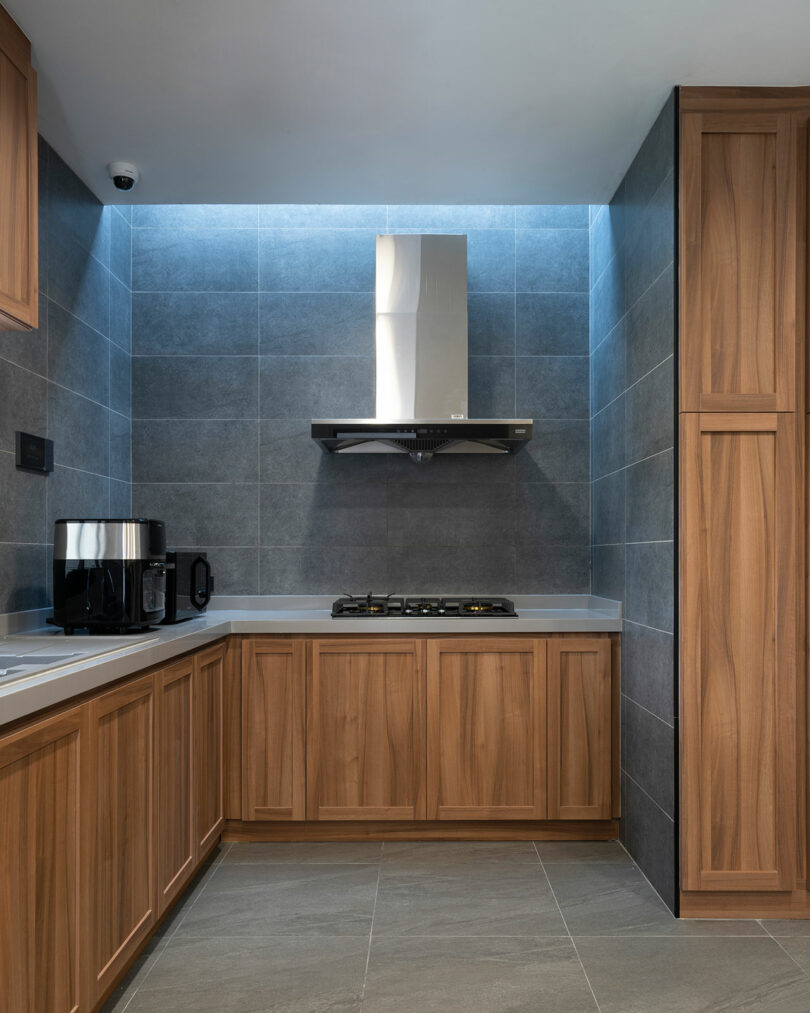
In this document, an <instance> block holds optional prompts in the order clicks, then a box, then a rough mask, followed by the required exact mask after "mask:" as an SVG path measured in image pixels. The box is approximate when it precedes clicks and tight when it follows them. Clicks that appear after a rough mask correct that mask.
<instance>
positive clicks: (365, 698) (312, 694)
mask: <svg viewBox="0 0 810 1013" xmlns="http://www.w3.org/2000/svg"><path fill="white" fill-rule="evenodd" d="M424 656H425V642H424V640H420V639H414V640H410V639H400V638H397V639H394V640H387V639H385V638H384V637H379V638H366V639H364V640H354V639H349V640H346V639H340V640H313V641H311V642H310V644H309V658H308V677H307V728H306V738H307V818H308V819H311V820H419V819H424V818H425V787H426V783H425V662H424Z"/></svg>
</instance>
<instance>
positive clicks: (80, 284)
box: [47, 228, 110, 337]
mask: <svg viewBox="0 0 810 1013" xmlns="http://www.w3.org/2000/svg"><path fill="white" fill-rule="evenodd" d="M47 253H48V296H49V298H50V299H52V300H53V301H54V302H57V303H59V305H60V306H62V307H63V308H64V309H66V310H69V311H70V312H71V313H72V314H73V315H74V316H77V317H78V318H79V319H80V320H83V321H84V322H85V323H86V324H89V325H90V326H91V327H92V328H94V329H95V330H97V331H99V333H101V334H103V335H104V336H105V337H106V336H108V335H109V333H110V272H109V271H108V270H107V268H106V267H104V266H103V265H102V264H101V263H100V262H99V261H98V260H96V259H95V257H93V256H92V255H91V254H90V253H88V252H87V251H86V250H85V249H84V247H82V246H80V245H79V243H77V242H76V241H75V240H74V239H71V238H70V237H69V236H66V235H63V234H61V233H60V232H58V231H56V230H54V229H53V228H51V229H50V231H49V233H48V246H47Z"/></svg>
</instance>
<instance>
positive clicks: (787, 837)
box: [681, 413, 803, 890]
mask: <svg viewBox="0 0 810 1013" xmlns="http://www.w3.org/2000/svg"><path fill="white" fill-rule="evenodd" d="M800 439H801V429H800V428H799V427H798V426H797V423H796V418H795V416H792V415H777V414H766V413H763V414H759V415H684V416H682V419H681V489H682V494H681V615H682V622H681V828H682V829H681V841H682V845H681V847H682V869H683V873H682V882H683V889H685V890H789V889H791V888H792V886H793V883H794V880H795V877H796V840H797V833H798V830H797V812H798V801H797V767H798V762H797V728H796V721H797V712H798V711H799V701H800V699H801V694H800V692H799V687H798V670H797V660H798V651H799V643H800V641H801V638H800V636H799V634H800V628H799V625H798V615H799V611H798V610H799V601H800V600H801V599H800V579H801V571H802V567H801V562H800V556H801V545H802V543H803V538H802V535H801V515H802V509H801V505H800V498H799V487H800V476H799V461H800V460H801V456H800V453H799V451H800V446H799V445H798V441H799V440H800Z"/></svg>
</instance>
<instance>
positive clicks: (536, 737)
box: [427, 636, 546, 820]
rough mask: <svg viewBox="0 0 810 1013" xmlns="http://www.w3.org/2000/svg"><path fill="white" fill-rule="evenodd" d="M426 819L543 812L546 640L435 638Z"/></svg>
mask: <svg viewBox="0 0 810 1013" xmlns="http://www.w3.org/2000/svg"><path fill="white" fill-rule="evenodd" d="M427 718H428V721H427V728H428V738H427V774H428V777H427V818H428V819H434V820H454V819H455V820H477V819H499V820H502V819H520V820H524V819H545V817H546V642H545V641H544V640H540V639H526V640H522V639H521V640H519V639H510V638H508V637H497V636H486V637H480V638H470V639H467V638H464V639H458V640H454V639H449V638H448V639H441V640H430V641H428V645H427Z"/></svg>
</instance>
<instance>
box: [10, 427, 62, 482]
mask: <svg viewBox="0 0 810 1013" xmlns="http://www.w3.org/2000/svg"><path fill="white" fill-rule="evenodd" d="M16 437H17V467H18V468H22V470H23V471H36V472H39V473H40V474H43V475H47V474H48V472H49V471H53V440H46V439H45V437H44V436H32V435H31V433H20V432H18V433H16Z"/></svg>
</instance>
